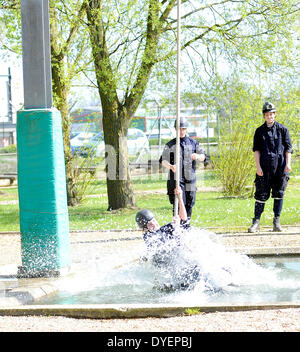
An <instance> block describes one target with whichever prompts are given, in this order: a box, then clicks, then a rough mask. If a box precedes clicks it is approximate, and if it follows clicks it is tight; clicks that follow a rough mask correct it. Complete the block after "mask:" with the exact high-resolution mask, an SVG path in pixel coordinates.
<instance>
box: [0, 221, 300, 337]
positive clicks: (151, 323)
mask: <svg viewBox="0 0 300 352" xmlns="http://www.w3.org/2000/svg"><path fill="white" fill-rule="evenodd" d="M140 235H141V234H140V232H86V233H72V234H71V249H72V257H73V258H74V259H75V261H74V263H73V265H74V266H75V267H76V265H79V264H82V263H80V260H81V259H80V258H86V261H85V264H86V265H87V266H88V265H90V263H91V262H92V260H93V258H96V256H97V255H99V253H102V252H103V250H104V249H105V251H106V253H107V254H108V255H110V254H114V255H115V258H116V257H118V251H117V252H116V243H118V244H119V245H120V247H118V248H119V249H118V250H122V246H126V245H127V244H128V243H130V246H131V248H133V252H134V248H135V246H139V244H140ZM218 236H219V235H218ZM220 238H221V241H222V242H223V243H224V245H225V246H227V247H230V248H235V249H236V250H238V251H241V252H244V253H252V254H253V253H257V252H265V253H267V252H270V251H271V252H272V251H273V252H277V253H286V252H291V253H294V252H295V253H300V228H297V227H285V229H284V233H281V234H274V233H272V232H270V229H269V228H266V229H264V232H263V233H261V234H254V235H250V234H243V233H236V234H224V235H222V236H220ZM117 239H123V241H118V242H116V240H117ZM0 248H1V256H0V278H1V275H2V278H3V277H4V276H5V275H6V277H7V275H9V274H13V273H14V270H15V268H16V267H17V265H20V264H21V256H20V236H19V234H0ZM97 253H98V254H97ZM130 259H132V258H131V257H130V256H129V257H128V258H126V257H125V258H124V257H123V256H122V260H124V261H125V262H126V261H128V260H130ZM114 264H115V263H114ZM40 282H41V281H39V280H38V279H34V280H29V279H23V280H18V282H17V283H16V282H15V283H14V285H15V286H18V285H21V286H24V285H28V286H30V287H32V286H34V285H37V286H38V285H39V284H40ZM1 289H2V291H3V290H4V288H3V287H2V288H1V280H0V293H1ZM6 289H7V287H6ZM9 289H10V288H9ZM0 296H1V294H0ZM3 298H4V297H3V295H2V299H3ZM3 302H4V300H2V303H3ZM4 305H5V302H4ZM0 306H1V299H0ZM2 307H3V304H2ZM0 315H1V314H0ZM0 331H116V332H117V331H122V332H124V331H135V332H137V331H150V332H151V331H152V332H153V331H156V332H157V331H161V332H167V331H172V332H187V331H224V332H226V331H300V308H293V309H290V308H285V309H283V308H280V309H269V310H261V309H259V310H251V311H233V312H218V311H215V312H211V313H200V314H197V315H192V316H178V317H170V318H140V319H108V320H107V319H74V318H68V317H62V316H19V317H17V316H9V315H5V316H0Z"/></svg>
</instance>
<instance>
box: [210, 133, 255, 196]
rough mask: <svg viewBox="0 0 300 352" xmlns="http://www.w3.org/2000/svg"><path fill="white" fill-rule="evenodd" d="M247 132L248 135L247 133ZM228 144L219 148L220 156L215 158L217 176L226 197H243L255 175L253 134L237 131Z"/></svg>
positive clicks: (225, 143) (223, 144)
mask: <svg viewBox="0 0 300 352" xmlns="http://www.w3.org/2000/svg"><path fill="white" fill-rule="evenodd" d="M245 132H246V133H245ZM230 137H231V138H230V140H229V139H228V140H227V141H226V142H224V139H223V142H222V143H221V144H220V146H219V148H218V152H219V156H216V157H214V158H213V161H214V165H215V170H216V173H217V176H218V177H219V179H220V180H221V182H222V186H223V192H224V194H225V195H226V196H243V195H245V194H247V193H249V189H248V188H247V186H248V185H249V183H250V181H251V179H252V178H253V175H254V174H255V169H254V159H253V152H252V134H250V133H248V131H245V128H244V130H243V129H235V131H234V132H233V134H232V135H231V136H230Z"/></svg>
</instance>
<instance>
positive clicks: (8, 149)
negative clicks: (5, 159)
mask: <svg viewBox="0 0 300 352" xmlns="http://www.w3.org/2000/svg"><path fill="white" fill-rule="evenodd" d="M16 152H17V146H16V145H15V144H11V145H8V146H7V147H3V148H0V154H2V153H16Z"/></svg>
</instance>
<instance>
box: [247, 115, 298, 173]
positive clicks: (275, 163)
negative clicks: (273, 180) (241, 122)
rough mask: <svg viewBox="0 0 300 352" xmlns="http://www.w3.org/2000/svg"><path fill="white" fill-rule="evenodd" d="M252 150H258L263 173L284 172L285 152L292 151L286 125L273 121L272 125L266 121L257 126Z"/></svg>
mask: <svg viewBox="0 0 300 352" xmlns="http://www.w3.org/2000/svg"><path fill="white" fill-rule="evenodd" d="M253 151H254V152H255V151H259V152H260V165H261V168H262V170H263V172H264V174H272V175H275V174H276V173H277V174H281V175H282V174H284V169H285V166H286V157H285V153H286V152H290V153H292V151H293V149H292V142H291V138H290V134H289V131H288V129H287V127H285V126H284V125H282V124H280V123H278V122H277V121H275V123H274V125H273V126H272V127H268V126H267V124H266V123H264V124H263V125H261V126H260V127H258V128H257V130H256V131H255V135H254V141H253Z"/></svg>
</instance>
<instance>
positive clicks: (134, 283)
mask: <svg viewBox="0 0 300 352" xmlns="http://www.w3.org/2000/svg"><path fill="white" fill-rule="evenodd" d="M177 231H179V232H178V233H177V234H178V236H180V238H181V245H180V246H179V247H178V245H177V244H176V241H168V243H166V244H165V245H163V246H160V248H159V255H160V256H161V258H162V263H160V264H159V265H154V264H153V261H155V259H157V257H156V255H157V250H158V249H157V248H156V249H155V251H154V252H151V251H149V249H147V248H146V245H145V244H144V243H142V242H141V245H140V246H139V247H136V248H135V249H134V250H130V253H128V252H126V253H125V252H124V249H122V251H121V250H112V251H111V253H106V255H105V256H99V257H95V258H88V260H87V261H86V262H85V261H83V262H82V263H83V264H85V265H83V267H82V268H81V270H80V271H79V272H78V273H75V274H74V276H73V277H69V278H64V279H62V280H60V281H59V284H58V286H59V289H60V290H62V291H64V292H68V293H69V294H71V295H76V294H79V293H82V292H84V293H85V297H84V299H85V303H174V302H176V303H185V304H187V303H188V304H205V303H209V302H222V303H224V302H227V303H228V302H230V303H244V302H247V303H249V301H251V302H256V303H258V302H265V301H270V300H274V299H275V300H278V299H280V298H281V297H282V299H286V298H287V297H288V298H289V299H300V275H299V279H295V278H286V277H282V270H281V269H278V268H276V267H272V266H271V267H266V266H262V265H259V264H257V263H255V262H254V261H253V260H252V259H250V258H249V257H248V256H246V255H243V254H239V253H236V252H234V251H233V250H231V249H228V248H226V247H225V246H224V245H223V244H222V243H221V242H220V238H219V236H217V235H216V234H214V233H213V232H210V231H206V230H202V229H199V228H195V227H192V228H191V229H190V230H188V231H186V230H183V231H181V230H177ZM116 247H117V246H114V248H116ZM122 257H123V258H122ZM137 257H139V258H140V259H139V260H136V258H137ZM118 263H120V265H117V264H118ZM124 263H125V264H124ZM126 263H127V264H126ZM275 289H276V293H275ZM97 290H98V291H97ZM281 290H282V291H281ZM287 290H288V292H287ZM89 292H90V294H91V296H90V297H89ZM278 296H280V297H278Z"/></svg>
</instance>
